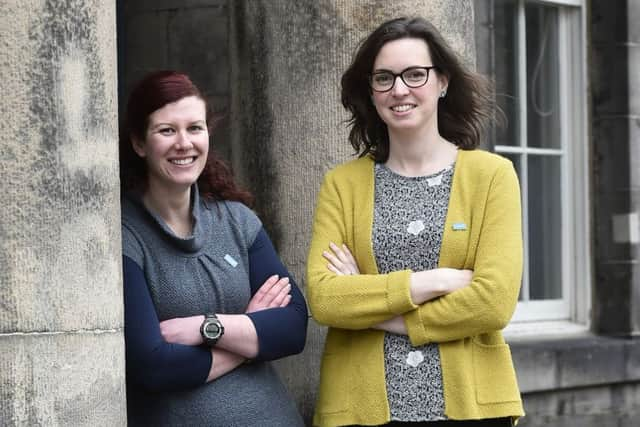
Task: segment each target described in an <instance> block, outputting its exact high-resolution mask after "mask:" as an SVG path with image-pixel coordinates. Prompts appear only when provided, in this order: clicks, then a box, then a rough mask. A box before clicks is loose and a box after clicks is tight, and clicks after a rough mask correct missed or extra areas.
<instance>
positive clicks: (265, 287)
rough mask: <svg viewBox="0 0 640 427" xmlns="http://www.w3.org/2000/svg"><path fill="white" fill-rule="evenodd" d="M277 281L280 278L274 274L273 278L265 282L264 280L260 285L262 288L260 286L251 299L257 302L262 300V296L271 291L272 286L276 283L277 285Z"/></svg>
mask: <svg viewBox="0 0 640 427" xmlns="http://www.w3.org/2000/svg"><path fill="white" fill-rule="evenodd" d="M279 279H280V277H279V276H278V275H277V274H274V275H273V276H271V277H269V278H268V279H267V280H265V282H264V283H263V284H262V286H260V289H258V291H257V292H256V293H255V295H254V296H253V298H255V299H256V300H257V301H259V300H261V299H262V298H264V296H265V295H266V294H268V293H269V292H270V291H271V289H272V288H273V286H274V285H275V284H276V283H278V280H279Z"/></svg>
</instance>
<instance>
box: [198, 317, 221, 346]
mask: <svg viewBox="0 0 640 427" xmlns="http://www.w3.org/2000/svg"><path fill="white" fill-rule="evenodd" d="M200 335H202V341H203V342H204V343H205V344H206V345H208V346H209V347H213V346H214V345H216V343H217V342H218V340H219V339H220V337H222V335H224V326H222V323H221V322H220V319H218V317H217V316H216V315H215V314H207V315H205V316H204V322H202V325H201V326H200Z"/></svg>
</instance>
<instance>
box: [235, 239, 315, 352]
mask: <svg viewBox="0 0 640 427" xmlns="http://www.w3.org/2000/svg"><path fill="white" fill-rule="evenodd" d="M274 274H277V275H278V276H280V277H289V283H290V284H291V291H290V295H291V301H290V302H289V304H288V305H287V306H286V307H282V308H271V309H267V310H261V311H256V312H253V313H247V316H249V318H250V319H251V321H252V322H253V324H254V326H255V328H256V332H257V335H258V355H257V356H256V357H255V360H274V359H278V358H281V357H285V356H289V355H292V354H297V353H300V352H301V351H302V349H303V348H304V345H305V341H306V338H307V321H308V313H307V304H306V302H305V300H304V297H303V296H302V292H300V289H298V286H297V285H296V283H295V282H294V281H293V278H292V277H291V274H289V272H288V271H287V269H286V267H285V266H284V265H283V264H282V261H280V258H279V257H278V254H277V253H276V250H275V248H274V247H273V244H272V243H271V240H270V239H269V236H268V235H267V233H266V231H265V230H264V228H262V229H261V230H260V231H259V232H258V235H257V236H256V238H255V240H254V242H253V244H252V245H251V247H250V248H249V280H250V283H251V294H252V295H254V294H255V293H256V292H257V291H258V289H260V286H262V284H263V283H264V282H265V281H266V280H267V279H268V278H269V277H270V276H272V275H274Z"/></svg>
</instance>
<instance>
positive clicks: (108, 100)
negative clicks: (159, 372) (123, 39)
mask: <svg viewBox="0 0 640 427" xmlns="http://www.w3.org/2000/svg"><path fill="white" fill-rule="evenodd" d="M0 15H1V16H3V20H2V25H0V44H1V45H0V81H2V85H3V86H2V87H3V97H2V100H0V116H1V117H2V119H3V123H4V124H5V127H4V129H5V132H4V133H5V135H4V138H3V141H2V159H1V160H0V176H1V177H2V181H1V182H0V206H2V209H1V210H0V381H1V385H0V424H2V425H3V426H4V425H8V426H13V425H51V426H56V425H61V426H62V425H123V424H124V423H125V422H126V419H125V405H124V402H125V400H124V350H123V349H124V346H123V342H122V326H123V309H122V281H121V275H122V273H121V255H120V254H121V249H120V215H119V214H120V209H119V185H118V153H117V134H118V126H117V100H116V93H117V92H116V45H115V41H116V37H115V2H114V1H107V2H104V1H98V0H92V1H82V0H68V1H64V2H62V1H54V0H49V1H36V0H30V1H17V0H7V1H3V2H0Z"/></svg>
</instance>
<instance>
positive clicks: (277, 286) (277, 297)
mask: <svg viewBox="0 0 640 427" xmlns="http://www.w3.org/2000/svg"><path fill="white" fill-rule="evenodd" d="M276 277H278V276H276ZM269 280H271V278H270V279H269ZM269 280H267V281H269ZM263 286H264V285H263ZM290 291H291V284H290V283H289V278H288V277H283V278H281V279H279V280H276V281H275V283H273V284H272V285H271V286H270V287H269V288H268V289H266V290H265V292H264V294H263V295H262V298H261V299H260V305H261V306H263V307H264V308H271V307H279V306H280V304H281V303H282V301H283V299H284V297H285V296H287V295H288V294H289V292H290Z"/></svg>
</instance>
